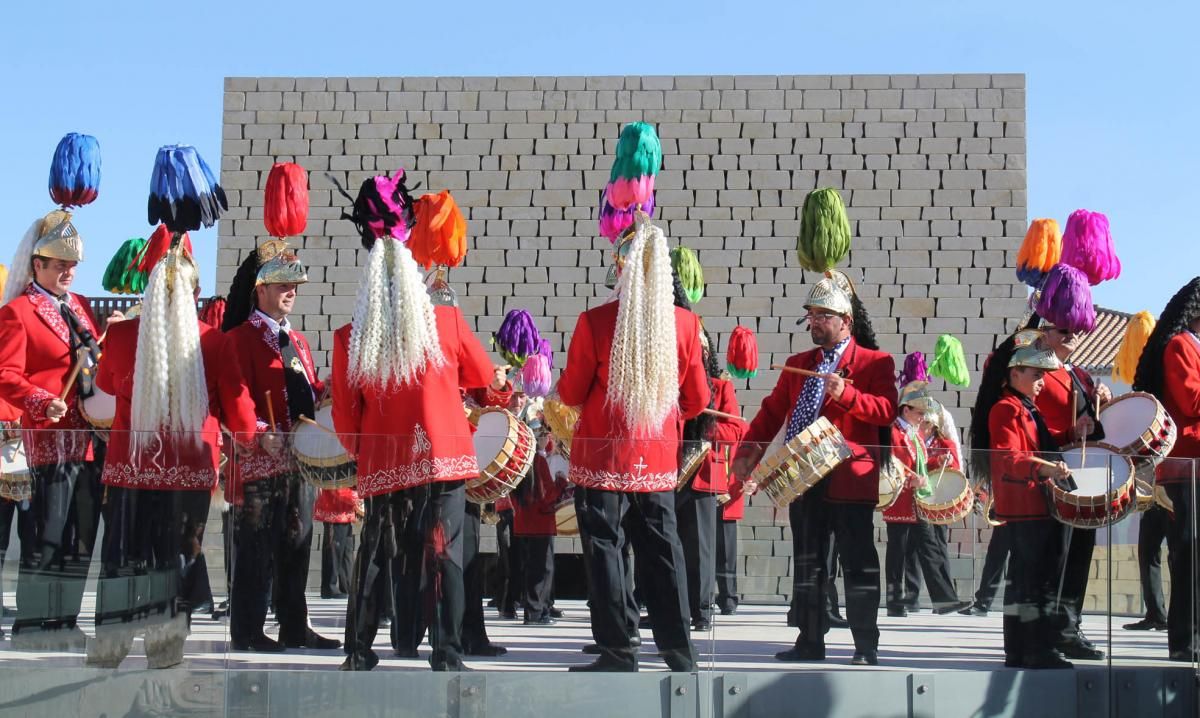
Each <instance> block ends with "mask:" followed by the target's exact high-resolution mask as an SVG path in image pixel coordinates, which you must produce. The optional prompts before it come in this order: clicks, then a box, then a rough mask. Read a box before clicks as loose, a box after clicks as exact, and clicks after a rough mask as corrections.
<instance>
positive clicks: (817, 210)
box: [796, 187, 850, 272]
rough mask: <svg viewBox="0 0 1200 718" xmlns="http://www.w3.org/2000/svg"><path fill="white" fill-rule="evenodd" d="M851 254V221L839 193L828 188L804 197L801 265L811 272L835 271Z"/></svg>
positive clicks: (798, 244) (798, 250)
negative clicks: (848, 254) (835, 267)
mask: <svg viewBox="0 0 1200 718" xmlns="http://www.w3.org/2000/svg"><path fill="white" fill-rule="evenodd" d="M849 251H850V220H849V218H848V217H846V206H845V205H844V204H842V196H841V195H840V194H838V191H837V190H835V189H831V188H828V187H824V188H821V189H816V190H813V191H812V192H809V193H808V196H807V197H805V198H804V209H803V211H802V212H801V214H800V238H799V240H798V241H797V242H796V254H797V255H799V257H800V266H801V267H804V268H805V269H807V270H809V271H810V272H825V271H827V270H830V269H833V268H834V266H836V265H837V263H838V262H840V261H842V259H843V258H844V257H845V256H846V253H847V252H849Z"/></svg>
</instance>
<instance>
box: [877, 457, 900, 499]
mask: <svg viewBox="0 0 1200 718" xmlns="http://www.w3.org/2000/svg"><path fill="white" fill-rule="evenodd" d="M903 488H904V464H902V463H900V460H899V459H897V458H896V456H895V455H892V457H891V461H889V462H888V464H887V466H885V467H883V468H882V469H880V471H879V502H878V503H876V504H875V510H876V511H887V510H888V509H890V508H891V507H892V505H893V504H895V503H896V501H898V500H899V499H900V490H901V489H903Z"/></svg>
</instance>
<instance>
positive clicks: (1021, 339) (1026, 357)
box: [1008, 329, 1062, 371]
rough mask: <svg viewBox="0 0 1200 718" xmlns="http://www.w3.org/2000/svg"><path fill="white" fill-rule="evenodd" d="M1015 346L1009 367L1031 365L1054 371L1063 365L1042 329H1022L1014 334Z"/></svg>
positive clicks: (1034, 367) (1035, 367)
mask: <svg viewBox="0 0 1200 718" xmlns="http://www.w3.org/2000/svg"><path fill="white" fill-rule="evenodd" d="M1013 346H1014V347H1015V348H1014V349H1013V354H1012V358H1010V359H1009V360H1008V366H1009V368H1012V367H1031V368H1033V369H1045V370H1046V371H1054V370H1055V369H1058V368H1059V367H1061V366H1062V362H1060V361H1059V360H1058V357H1057V356H1056V355H1055V354H1054V350H1052V349H1050V348H1049V347H1047V346H1046V342H1045V335H1044V333H1043V332H1042V331H1041V330H1038V329H1022V330H1021V331H1019V332H1017V333H1016V334H1014V335H1013Z"/></svg>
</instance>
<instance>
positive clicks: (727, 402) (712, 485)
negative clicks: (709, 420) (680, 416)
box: [691, 378, 746, 494]
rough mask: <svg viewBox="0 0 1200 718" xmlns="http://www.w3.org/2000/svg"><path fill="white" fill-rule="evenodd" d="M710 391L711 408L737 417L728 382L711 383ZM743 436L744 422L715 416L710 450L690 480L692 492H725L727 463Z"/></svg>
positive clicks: (739, 412) (727, 486) (717, 380)
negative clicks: (712, 397) (711, 389)
mask: <svg viewBox="0 0 1200 718" xmlns="http://www.w3.org/2000/svg"><path fill="white" fill-rule="evenodd" d="M712 388H713V392H714V394H715V395H716V396H715V397H714V398H715V401H714V402H713V408H714V409H716V410H717V411H723V412H725V413H726V414H733V415H734V416H741V409H739V408H738V403H737V396H736V395H735V394H734V392H733V382H732V381H730V380H728V379H723V378H716V379H713V380H712ZM745 433H746V422H744V421H740V420H735V419H725V418H722V417H717V421H716V426H715V427H714V430H713V437H712V438H711V439H710V441H711V442H712V451H710V452H709V453H708V456H707V457H706V458H705V459H704V463H703V464H702V465H701V466H700V470H699V471H697V472H696V476H695V478H693V479H692V484H691V485H692V489H694V490H695V491H702V492H705V493H710V494H723V493H725V492H727V491H728V490H729V462H730V461H731V460H732V459H733V455H734V453H735V452H737V447H738V442H739V441H741V439H742V435H743V434H745Z"/></svg>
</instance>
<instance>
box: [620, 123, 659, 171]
mask: <svg viewBox="0 0 1200 718" xmlns="http://www.w3.org/2000/svg"><path fill="white" fill-rule="evenodd" d="M661 166H662V144H661V143H660V142H659V141H658V133H657V132H655V130H654V125H651V124H649V123H647V122H630V123H629V124H628V125H625V127H624V128H622V130H621V138H620V139H619V140H617V157H616V159H615V160H613V166H612V174H611V175H610V177H609V179H610V181H612V180H617V179H637V178H638V177H645V176H647V175H649V176H651V177H653V176H655V175H657V174H658V168H659V167H661Z"/></svg>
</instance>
